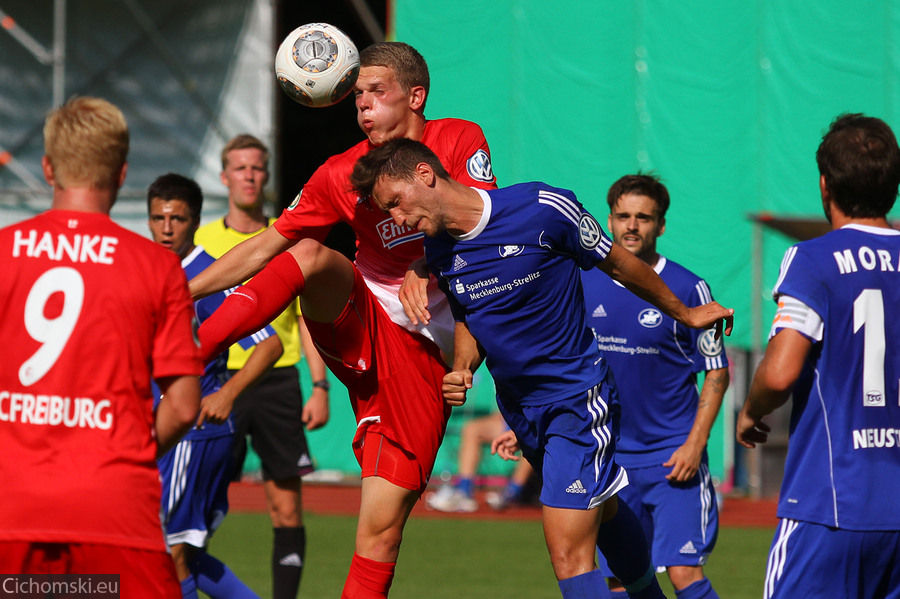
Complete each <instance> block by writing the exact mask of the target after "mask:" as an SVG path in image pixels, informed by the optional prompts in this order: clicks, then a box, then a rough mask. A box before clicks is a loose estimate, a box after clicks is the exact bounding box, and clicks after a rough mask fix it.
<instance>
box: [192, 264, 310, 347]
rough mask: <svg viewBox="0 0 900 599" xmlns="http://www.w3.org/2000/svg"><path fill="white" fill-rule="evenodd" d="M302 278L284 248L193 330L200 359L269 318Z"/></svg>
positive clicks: (297, 289)
mask: <svg viewBox="0 0 900 599" xmlns="http://www.w3.org/2000/svg"><path fill="white" fill-rule="evenodd" d="M305 286H306V282H305V280H304V279H303V273H302V272H301V271H300V266H299V265H298V264H297V261H296V260H295V259H294V257H293V256H292V255H291V254H289V253H287V252H284V253H282V254H279V255H278V256H276V257H275V258H274V259H273V260H272V261H271V262H269V264H268V265H266V267H265V268H264V269H262V270H261V271H260V272H259V273H258V274H257V275H256V276H255V277H253V278H252V279H251V280H250V281H249V282H248V283H246V284H245V285H243V286H242V287H238V288H237V289H236V290H235V291H234V293H232V294H231V295H229V296H228V297H227V298H225V301H224V302H222V305H221V306H219V308H218V309H217V310H216V311H215V312H213V314H212V316H210V317H209V318H207V319H206V321H204V323H203V324H202V325H201V326H200V329H199V330H198V331H197V336H198V338H199V339H200V353H201V355H202V358H203V363H204V364H206V363H208V362H209V361H210V360H211V359H212V358H213V357H215V356H217V355H219V354H220V353H222V352H223V351H225V350H226V349H228V348H229V347H231V345H232V344H234V343H235V342H237V341H239V340H241V339H243V338H244V337H246V336H247V335H250V334H252V333H255V332H256V331H258V330H259V329H261V328H263V327H265V326H266V325H267V324H269V323H270V322H272V319H273V318H275V317H276V316H278V315H279V314H281V313H282V312H283V311H284V309H285V308H287V307H288V305H290V303H291V302H292V301H293V299H294V298H295V297H297V296H298V295H300V294H301V293H303V289H304V287H305Z"/></svg>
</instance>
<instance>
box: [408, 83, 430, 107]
mask: <svg viewBox="0 0 900 599" xmlns="http://www.w3.org/2000/svg"><path fill="white" fill-rule="evenodd" d="M427 95H428V92H426V91H425V88H424V87H422V86H421V85H415V86H413V87H411V88H409V107H410V109H411V110H413V111H417V110H422V107H424V106H425V96H427Z"/></svg>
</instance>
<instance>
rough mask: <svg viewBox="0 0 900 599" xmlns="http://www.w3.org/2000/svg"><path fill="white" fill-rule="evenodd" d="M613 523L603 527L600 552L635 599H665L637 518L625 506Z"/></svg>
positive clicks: (598, 544)
mask: <svg viewBox="0 0 900 599" xmlns="http://www.w3.org/2000/svg"><path fill="white" fill-rule="evenodd" d="M618 505H619V509H618V511H617V512H616V515H615V516H613V517H612V519H611V520H609V521H608V522H605V523H603V524H601V525H600V530H599V532H598V533H597V548H598V549H599V550H600V552H601V553H602V554H603V556H604V557H605V558H606V563H607V564H608V565H609V569H610V570H612V572H613V574H615V576H616V578H618V579H619V580H620V581H622V584H623V585H624V586H625V590H626V591H628V596H629V597H631V599H651V598H654V599H655V598H659V597H662V598H664V597H665V595H663V592H662V589H661V588H659V583H658V582H657V581H656V572H655V571H654V570H653V565H652V564H651V563H650V548H649V547H648V545H647V538H646V537H645V536H644V529H643V528H642V527H641V523H640V521H639V520H638V517H637V515H636V514H635V513H634V512H633V511H632V510H631V508H630V507H628V505H627V504H626V503H625V502H624V501H619V502H618Z"/></svg>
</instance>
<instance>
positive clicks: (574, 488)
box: [566, 480, 587, 493]
mask: <svg viewBox="0 0 900 599" xmlns="http://www.w3.org/2000/svg"><path fill="white" fill-rule="evenodd" d="M566 493H587V489H585V488H584V485H583V484H581V481H580V480H576V481H575V482H574V483H572V484H571V485H569V486H568V487H566Z"/></svg>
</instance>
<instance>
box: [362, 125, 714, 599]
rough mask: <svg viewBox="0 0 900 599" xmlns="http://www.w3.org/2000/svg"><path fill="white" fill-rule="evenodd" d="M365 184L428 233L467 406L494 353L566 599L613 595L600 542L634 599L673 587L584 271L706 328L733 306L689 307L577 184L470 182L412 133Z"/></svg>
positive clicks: (381, 152) (457, 380) (504, 453)
mask: <svg viewBox="0 0 900 599" xmlns="http://www.w3.org/2000/svg"><path fill="white" fill-rule="evenodd" d="M351 182H352V184H353V185H354V187H355V188H356V190H357V192H358V193H359V194H360V196H361V197H367V196H368V197H370V198H371V201H372V203H373V207H377V208H378V209H381V210H383V211H385V212H387V213H389V214H390V215H391V216H392V217H393V219H394V222H395V223H397V224H398V225H405V226H409V227H412V228H415V229H418V230H419V231H422V232H424V233H425V234H426V236H427V237H426V240H425V254H426V258H427V259H428V265H429V267H430V269H431V271H432V272H433V273H435V274H436V276H437V278H438V282H439V284H440V285H441V286H442V288H443V290H444V292H445V293H446V294H447V296H448V297H449V298H450V303H451V306H452V308H453V310H454V315H455V316H456V318H457V321H458V322H457V326H456V347H455V352H454V362H453V371H452V372H450V373H448V374H447V375H446V376H445V378H444V385H443V389H444V397H445V399H446V400H447V401H448V403H450V404H451V405H460V404H462V402H463V401H465V394H466V390H467V389H468V388H471V385H472V373H473V372H474V371H475V369H476V367H477V366H478V364H479V363H480V362H481V360H482V358H485V359H486V364H487V367H488V369H489V370H490V372H491V374H492V376H493V378H494V382H495V384H496V388H497V402H498V405H499V407H500V411H501V413H502V414H503V416H504V418H505V419H506V421H507V423H508V424H509V426H510V427H511V429H512V431H513V432H514V433H515V434H514V437H513V438H509V439H508V443H507V444H504V445H503V446H501V447H499V450H500V453H501V457H509V456H510V453H511V451H515V450H516V449H517V448H518V447H519V446H520V447H521V448H522V450H523V452H524V454H525V457H526V458H527V459H528V461H529V462H530V463H531V464H532V466H534V468H535V470H536V471H538V472H540V473H541V475H542V479H543V486H542V491H541V501H542V503H543V504H544V515H543V519H544V535H545V539H546V542H547V548H548V550H549V553H550V560H551V563H552V564H553V568H554V572H555V574H556V577H557V579H558V580H559V585H560V590H561V591H562V594H563V597H565V598H567V599H572V598H583V597H606V596H608V590H607V588H606V583H605V580H604V579H603V576H602V573H601V572H600V571H599V570H597V569H596V566H595V561H594V551H595V547H600V549H601V550H602V551H603V553H604V555H606V556H608V558H609V560H610V565H611V566H612V568H613V570H614V571H615V572H616V574H617V576H619V578H620V579H621V580H622V581H623V582H624V584H625V587H626V589H627V590H628V592H629V596H631V597H662V596H663V595H662V591H661V590H660V588H659V585H658V584H657V582H656V577H655V575H654V572H653V568H652V566H651V565H650V560H649V550H648V548H647V544H646V541H645V540H644V537H643V535H642V534H641V532H640V523H639V522H638V520H637V519H636V517H635V515H634V513H633V512H632V511H631V510H630V509H628V508H627V506H625V504H623V503H618V502H617V500H616V493H617V492H618V491H619V490H620V489H622V488H623V487H624V486H625V485H627V484H628V476H627V474H626V473H625V471H624V470H623V469H622V468H621V467H620V466H618V465H617V464H616V462H615V459H614V456H615V449H616V444H615V437H616V428H617V426H618V414H617V413H616V412H617V409H618V406H617V404H618V401H617V397H616V392H615V387H614V385H613V384H612V381H611V379H610V378H609V377H608V376H607V367H606V363H605V361H604V360H603V357H602V355H601V354H600V351H599V350H598V349H597V344H596V342H595V341H594V337H593V335H592V334H591V331H590V329H589V328H588V327H587V324H586V316H585V310H584V296H583V293H582V290H581V281H580V277H579V274H578V273H579V269H581V268H593V267H598V268H600V269H602V270H604V271H605V272H607V273H609V274H610V275H611V276H614V277H616V278H617V279H619V280H621V281H622V282H623V283H624V284H626V285H628V286H629V288H631V289H634V290H635V291H637V292H639V293H641V294H642V295H643V296H644V297H647V298H648V299H653V300H654V301H655V302H656V304H657V305H658V306H660V308H661V309H662V310H664V311H665V312H666V313H669V314H672V315H674V316H676V317H678V319H679V320H682V321H686V322H690V323H692V324H694V325H696V326H706V325H711V324H713V323H721V319H723V318H726V319H727V320H728V324H729V329H730V320H731V313H732V311H730V310H726V309H724V308H722V307H721V306H719V305H718V304H715V303H711V304H707V305H706V306H702V307H699V308H687V307H685V306H684V305H683V304H682V303H681V302H680V301H679V300H678V299H677V298H676V297H675V296H674V295H673V294H672V293H671V291H669V290H668V289H667V288H666V286H665V284H664V283H663V282H662V280H661V279H660V278H659V277H658V276H657V275H656V274H655V273H654V272H653V271H652V269H650V268H649V267H648V266H647V265H646V264H644V263H643V262H641V261H640V260H638V259H637V258H635V257H634V256H633V255H631V254H630V253H629V252H627V251H626V250H624V249H622V248H621V247H619V246H615V245H614V244H613V243H612V240H611V239H609V237H607V236H606V234H605V233H604V232H603V230H602V229H601V228H600V226H599V225H598V224H597V221H596V220H595V219H594V218H593V217H592V216H591V215H590V214H588V213H587V212H586V211H585V210H584V209H583V208H582V206H581V204H579V203H578V202H577V200H575V197H574V195H573V194H572V192H570V191H568V190H564V189H557V188H553V187H550V186H547V185H544V184H542V183H527V184H522V185H516V186H513V187H507V188H504V189H498V190H492V191H488V192H485V191H482V190H476V189H474V188H470V187H466V186H464V185H462V184H460V183H458V182H456V181H454V180H452V179H450V178H449V175H448V174H447V172H446V171H445V170H444V168H443V166H442V165H441V163H440V162H439V161H438V159H437V157H436V156H435V155H434V154H433V153H432V152H431V151H430V150H428V149H427V148H426V147H425V146H423V145H422V144H420V143H418V142H414V141H411V140H405V139H404V140H394V141H391V142H388V143H386V144H384V145H383V146H381V147H379V148H376V149H374V150H372V151H370V152H369V153H368V154H367V155H366V156H364V157H363V158H360V159H359V160H358V161H357V163H356V167H355V168H354V171H353V175H352V176H351ZM470 331H471V332H470ZM473 335H474V336H473ZM476 339H477V341H476Z"/></svg>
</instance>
